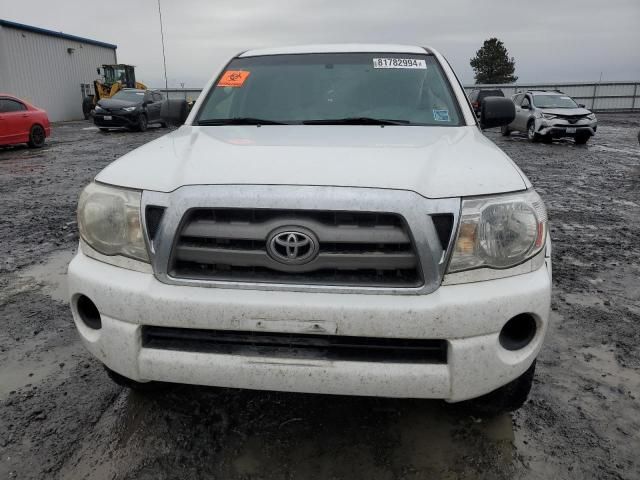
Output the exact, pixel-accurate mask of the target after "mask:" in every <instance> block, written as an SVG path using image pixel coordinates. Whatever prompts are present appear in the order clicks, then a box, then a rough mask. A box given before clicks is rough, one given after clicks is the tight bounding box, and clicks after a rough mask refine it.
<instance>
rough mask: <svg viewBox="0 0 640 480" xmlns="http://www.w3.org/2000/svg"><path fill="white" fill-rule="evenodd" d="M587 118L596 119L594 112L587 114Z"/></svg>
mask: <svg viewBox="0 0 640 480" xmlns="http://www.w3.org/2000/svg"><path fill="white" fill-rule="evenodd" d="M587 118H588V119H589V120H595V119H596V114H595V113H590V114H589V115H587Z"/></svg>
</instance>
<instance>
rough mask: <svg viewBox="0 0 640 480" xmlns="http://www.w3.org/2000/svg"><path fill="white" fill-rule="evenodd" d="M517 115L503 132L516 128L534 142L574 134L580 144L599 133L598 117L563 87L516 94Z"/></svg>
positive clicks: (548, 140)
mask: <svg viewBox="0 0 640 480" xmlns="http://www.w3.org/2000/svg"><path fill="white" fill-rule="evenodd" d="M512 99H513V103H515V105H516V117H515V119H514V120H513V122H511V123H510V124H509V125H506V126H503V127H502V135H504V136H508V135H509V134H510V133H511V132H512V131H514V130H517V131H519V132H522V133H525V132H526V134H527V137H528V138H529V140H531V141H532V142H536V141H538V140H542V141H545V142H551V140H552V139H554V138H561V137H573V138H574V139H575V142H576V143H578V144H584V143H587V141H588V140H589V138H591V137H592V136H593V135H595V133H596V129H597V128H598V122H597V120H596V116H595V114H594V113H593V112H591V111H590V110H587V109H586V108H584V105H579V104H577V103H576V102H575V101H574V100H573V99H572V98H571V97H569V96H568V95H565V94H564V93H562V92H561V91H559V90H528V91H526V92H521V93H518V94H516V95H514V96H513V97H512Z"/></svg>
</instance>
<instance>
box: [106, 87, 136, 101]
mask: <svg viewBox="0 0 640 480" xmlns="http://www.w3.org/2000/svg"><path fill="white" fill-rule="evenodd" d="M111 98H113V99H115V100H123V101H125V102H142V100H144V92H143V91H140V90H120V91H119V92H118V93H116V94H115V95H114V96H113V97H111Z"/></svg>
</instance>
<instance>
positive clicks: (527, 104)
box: [522, 97, 531, 108]
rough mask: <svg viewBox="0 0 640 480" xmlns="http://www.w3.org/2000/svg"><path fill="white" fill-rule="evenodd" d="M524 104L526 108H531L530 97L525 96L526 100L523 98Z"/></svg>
mask: <svg viewBox="0 0 640 480" xmlns="http://www.w3.org/2000/svg"><path fill="white" fill-rule="evenodd" d="M522 106H523V107H525V108H531V102H530V101H529V97H524V100H522Z"/></svg>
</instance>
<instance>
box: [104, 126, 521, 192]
mask: <svg viewBox="0 0 640 480" xmlns="http://www.w3.org/2000/svg"><path fill="white" fill-rule="evenodd" d="M96 180H97V181H99V182H102V183H107V184H111V185H116V186H122V187H128V188H135V189H141V190H153V191H159V192H170V191H173V190H175V189H177V188H179V187H181V186H185V185H216V184H217V185H234V184H253V185H316V186H345V187H371V188H387V189H399V190H412V191H414V192H417V193H419V194H421V195H423V196H425V197H428V198H445V197H458V196H468V195H484V194H491V193H501V192H511V191H517V190H523V189H525V188H527V187H529V186H530V184H529V182H528V180H527V179H526V177H525V176H524V174H523V173H522V172H521V171H520V170H519V169H518V167H516V165H515V164H514V163H513V162H512V161H511V160H510V159H509V157H507V156H506V155H505V154H504V153H503V152H502V150H500V149H499V148H498V147H496V146H495V145H494V144H493V143H492V142H491V141H490V140H488V139H487V138H486V137H485V136H484V135H483V134H482V132H480V130H478V128H477V127H473V126H467V127H422V126H415V127H411V126H386V127H384V128H381V127H379V126H360V125H350V126H344V125H264V126H260V127H257V126H213V127H211V126H202V127H201V126H183V127H181V128H179V129H178V130H176V131H175V132H172V133H170V134H168V135H165V136H164V137H161V138H159V139H157V140H154V141H152V142H150V143H148V144H146V145H144V146H142V147H140V148H138V149H136V150H133V151H132V152H130V153H128V154H126V155H124V156H123V157H121V158H120V159H118V160H116V161H115V162H113V163H112V164H111V165H109V166H107V167H106V168H105V169H104V170H103V171H102V172H100V173H99V174H98V176H97V177H96Z"/></svg>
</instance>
